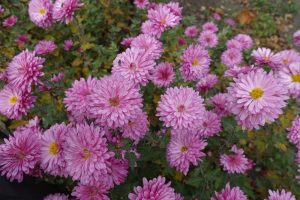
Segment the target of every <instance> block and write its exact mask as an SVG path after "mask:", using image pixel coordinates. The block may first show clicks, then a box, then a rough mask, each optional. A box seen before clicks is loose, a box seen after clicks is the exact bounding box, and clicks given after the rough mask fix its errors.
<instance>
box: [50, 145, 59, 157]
mask: <svg viewBox="0 0 300 200" xmlns="http://www.w3.org/2000/svg"><path fill="white" fill-rule="evenodd" d="M58 151H59V150H58V147H57V145H56V142H52V143H51V144H50V145H49V152H50V153H51V154H52V155H57V154H58Z"/></svg>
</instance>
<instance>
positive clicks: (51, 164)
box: [41, 123, 69, 176]
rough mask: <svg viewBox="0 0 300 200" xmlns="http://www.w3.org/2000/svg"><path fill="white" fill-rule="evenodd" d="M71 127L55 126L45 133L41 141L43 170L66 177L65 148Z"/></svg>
mask: <svg viewBox="0 0 300 200" xmlns="http://www.w3.org/2000/svg"><path fill="white" fill-rule="evenodd" d="M68 131H69V127H68V126H66V125H65V124H64V123H62V124H55V125H53V126H51V127H50V128H49V129H48V130H46V131H45V132H44V134H43V135H42V139H41V168H42V169H43V170H44V171H45V172H47V173H49V174H51V175H54V176H65V175H67V174H66V172H65V167H66V162H65V160H64V156H63V147H64V142H65V140H66V135H67V134H68Z"/></svg>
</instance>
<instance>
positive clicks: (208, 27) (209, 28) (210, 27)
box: [202, 22, 219, 33]
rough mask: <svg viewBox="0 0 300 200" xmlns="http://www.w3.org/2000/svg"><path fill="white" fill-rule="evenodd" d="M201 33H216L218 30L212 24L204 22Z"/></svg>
mask: <svg viewBox="0 0 300 200" xmlns="http://www.w3.org/2000/svg"><path fill="white" fill-rule="evenodd" d="M202 29H203V31H210V32H213V33H215V32H217V31H218V30H219V29H218V27H217V25H215V24H214V23H213V22H206V23H204V24H203V25H202Z"/></svg>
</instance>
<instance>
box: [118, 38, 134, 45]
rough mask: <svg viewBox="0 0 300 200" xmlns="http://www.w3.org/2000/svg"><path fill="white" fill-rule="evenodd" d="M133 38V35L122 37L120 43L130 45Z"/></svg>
mask: <svg viewBox="0 0 300 200" xmlns="http://www.w3.org/2000/svg"><path fill="white" fill-rule="evenodd" d="M133 39H134V37H127V38H123V40H122V41H121V44H122V45H123V46H126V47H129V46H130V45H131V42H132V40H133Z"/></svg>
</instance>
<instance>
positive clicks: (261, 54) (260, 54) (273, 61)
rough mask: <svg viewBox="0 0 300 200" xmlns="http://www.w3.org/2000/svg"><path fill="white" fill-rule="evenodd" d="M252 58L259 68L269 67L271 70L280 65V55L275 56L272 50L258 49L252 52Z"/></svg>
mask: <svg viewBox="0 0 300 200" xmlns="http://www.w3.org/2000/svg"><path fill="white" fill-rule="evenodd" d="M251 56H252V57H253V58H254V60H255V63H256V64H257V65H258V66H262V65H269V66H270V67H271V68H276V67H277V65H278V64H279V63H280V58H279V56H278V54H274V53H273V52H272V50H271V49H267V48H264V47H263V48H258V49H257V50H254V51H252V54H251Z"/></svg>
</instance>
